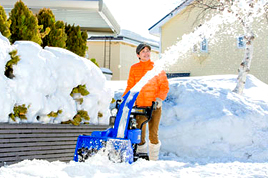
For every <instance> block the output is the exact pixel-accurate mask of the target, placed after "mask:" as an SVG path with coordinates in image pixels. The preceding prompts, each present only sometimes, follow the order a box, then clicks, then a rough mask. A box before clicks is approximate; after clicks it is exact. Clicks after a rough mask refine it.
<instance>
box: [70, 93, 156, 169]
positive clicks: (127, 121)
mask: <svg viewBox="0 0 268 178" xmlns="http://www.w3.org/2000/svg"><path fill="white" fill-rule="evenodd" d="M138 94H139V92H131V91H129V92H128V93H127V94H126V95H125V96H124V97H123V99H122V101H121V100H117V101H116V107H115V109H116V111H117V112H116V116H111V118H110V123H111V122H112V123H113V124H112V125H113V126H112V127H110V128H108V129H107V130H105V131H93V132H92V134H91V135H90V136H89V135H80V136H78V138H77V144H76V148H75V153H74V161H76V162H84V161H85V160H87V159H88V158H90V157H91V156H93V155H94V154H96V153H99V152H101V153H104V154H105V155H107V156H108V158H109V160H111V161H113V162H117V163H118V162H128V163H130V164H131V163H133V162H134V161H136V160H137V159H138V158H144V159H147V160H148V159H149V158H148V155H147V154H138V153H136V150H137V145H138V144H139V143H140V141H141V128H142V127H143V125H144V124H146V123H147V122H149V121H150V120H151V117H152V112H153V110H154V109H155V108H154V105H155V104H154V102H153V103H152V106H151V107H144V108H143V107H136V106H134V107H133V105H134V103H135V101H136V98H137V96H138ZM137 115H144V116H146V117H147V118H148V119H147V120H146V121H145V122H143V123H142V124H141V127H140V128H137V123H136V119H135V117H136V116H137Z"/></svg>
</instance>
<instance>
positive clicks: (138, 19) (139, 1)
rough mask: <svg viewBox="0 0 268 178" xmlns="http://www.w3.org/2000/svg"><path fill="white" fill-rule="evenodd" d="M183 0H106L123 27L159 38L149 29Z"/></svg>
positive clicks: (146, 35)
mask: <svg viewBox="0 0 268 178" xmlns="http://www.w3.org/2000/svg"><path fill="white" fill-rule="evenodd" d="M180 1H181V0H165V1H163V0H104V3H105V4H106V5H107V7H108V8H109V10H110V11H111V13H112V14H113V16H114V17H115V19H116V20H117V22H118V23H119V25H120V27H121V29H127V30H130V31H133V32H135V33H138V34H140V35H142V36H144V37H147V38H152V39H157V38H156V37H154V36H152V35H150V34H149V31H148V29H149V28H150V27H151V26H153V25H154V24H155V23H157V22H158V21H159V20H160V19H162V18H163V17H164V16H165V15H167V14H168V13H169V12H170V11H171V10H173V9H175V7H177V6H178V4H179V3H180Z"/></svg>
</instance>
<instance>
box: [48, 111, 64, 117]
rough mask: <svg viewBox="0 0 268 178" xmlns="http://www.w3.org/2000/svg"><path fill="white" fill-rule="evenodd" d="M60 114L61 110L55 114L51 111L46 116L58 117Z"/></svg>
mask: <svg viewBox="0 0 268 178" xmlns="http://www.w3.org/2000/svg"><path fill="white" fill-rule="evenodd" d="M61 113H62V110H58V111H57V112H53V111H51V112H50V113H49V114H48V115H47V116H48V117H58V115H59V114H61Z"/></svg>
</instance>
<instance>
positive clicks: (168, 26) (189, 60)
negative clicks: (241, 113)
mask: <svg viewBox="0 0 268 178" xmlns="http://www.w3.org/2000/svg"><path fill="white" fill-rule="evenodd" d="M186 10H187V8H185V9H184V10H183V11H182V12H181V13H179V14H177V15H176V16H174V17H173V18H172V19H171V20H169V21H168V22H167V23H165V24H164V25H163V26H162V29H161V53H164V51H165V50H167V49H168V47H170V46H172V45H174V44H176V42H177V41H178V38H179V39H181V37H182V36H183V35H184V34H189V33H191V32H192V31H193V29H194V28H195V27H196V26H197V25H199V24H201V23H200V22H199V23H195V25H193V24H194V21H195V19H196V16H197V12H196V11H192V12H191V13H190V14H189V13H188V12H185V11H186ZM184 12H185V13H184ZM264 21H265V19H264ZM260 24H263V25H262V28H263V30H260ZM233 25H237V27H239V28H238V30H237V31H238V33H237V34H243V31H242V28H241V27H242V26H241V25H240V24H233ZM267 26H268V24H267V23H265V22H263V23H260V22H258V23H255V24H254V25H253V29H254V31H256V32H258V36H257V37H256V38H255V40H254V42H253V51H254V52H253V59H252V63H251V71H250V74H252V75H254V76H255V77H257V78H258V79H260V80H262V81H263V82H265V83H268V28H267ZM224 30H225V28H223V29H222V31H224ZM215 38H218V39H219V40H218V43H217V44H211V43H210V41H209V40H208V53H202V52H200V51H199V50H198V52H193V51H192V49H190V52H189V55H187V57H186V58H184V59H178V62H177V63H176V64H175V65H173V66H170V67H169V69H168V70H167V72H171V73H185V72H190V76H206V75H220V74H238V68H239V65H240V63H241V61H242V59H243V57H244V51H245V50H244V49H241V48H238V47H237V36H235V35H234V36H231V35H224V34H223V33H221V31H220V32H218V33H217V34H216V36H215ZM197 45H198V46H200V44H199V43H198V44H197Z"/></svg>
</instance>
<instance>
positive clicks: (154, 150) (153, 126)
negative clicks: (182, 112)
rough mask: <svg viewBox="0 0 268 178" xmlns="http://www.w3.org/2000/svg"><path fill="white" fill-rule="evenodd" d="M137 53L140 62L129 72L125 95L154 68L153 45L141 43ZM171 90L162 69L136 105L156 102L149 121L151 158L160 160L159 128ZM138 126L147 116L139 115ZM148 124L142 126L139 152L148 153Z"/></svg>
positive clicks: (141, 105) (149, 83)
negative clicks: (146, 138)
mask: <svg viewBox="0 0 268 178" xmlns="http://www.w3.org/2000/svg"><path fill="white" fill-rule="evenodd" d="M136 53H137V56H138V58H139V60H140V61H139V62H138V63H136V64H134V65H132V66H131V68H130V72H129V78H128V81H127V88H126V90H125V92H124V94H123V96H124V95H125V94H126V93H127V92H128V91H129V90H130V89H131V88H132V87H133V86H134V85H135V84H136V83H137V82H139V80H140V79H141V78H142V77H143V76H144V75H145V74H146V72H147V71H149V70H151V69H153V67H154V63H153V62H152V61H151V59H150V58H151V47H150V46H149V45H147V44H144V43H141V44H139V45H138V46H137V48H136ZM168 90H169V86H168V80H167V77H166V73H165V72H164V71H162V72H161V73H160V74H158V75H156V76H155V77H154V78H152V79H151V80H150V81H149V82H148V83H147V84H146V85H144V86H143V88H142V89H141V91H140V93H139V95H138V97H137V100H136V105H137V106H138V107H147V106H151V105H152V102H153V101H155V102H156V108H157V109H156V110H154V111H153V114H152V119H151V121H150V122H149V123H148V126H149V159H150V160H154V161H156V160H158V155H159V150H160V146H161V142H160V140H158V128H159V123H160V118H161V110H162V101H163V100H164V99H165V98H166V96H167V93H168ZM136 119H137V123H138V128H140V126H141V124H142V123H143V122H144V121H145V120H147V118H146V117H145V116H137V117H136ZM145 134H146V125H144V126H143V128H142V138H141V143H140V144H139V145H138V148H137V153H147V149H148V148H147V147H148V144H147V143H146V141H145Z"/></svg>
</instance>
